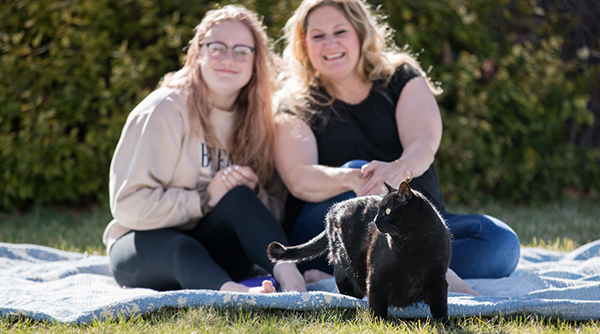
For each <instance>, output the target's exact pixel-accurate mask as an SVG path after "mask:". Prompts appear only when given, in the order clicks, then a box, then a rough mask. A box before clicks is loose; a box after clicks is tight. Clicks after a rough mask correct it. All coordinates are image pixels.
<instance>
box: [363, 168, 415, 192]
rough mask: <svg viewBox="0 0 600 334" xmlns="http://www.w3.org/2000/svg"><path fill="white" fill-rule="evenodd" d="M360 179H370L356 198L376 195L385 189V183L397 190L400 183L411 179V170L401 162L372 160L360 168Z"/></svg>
mask: <svg viewBox="0 0 600 334" xmlns="http://www.w3.org/2000/svg"><path fill="white" fill-rule="evenodd" d="M361 173H362V176H361V177H362V178H366V177H371V179H370V180H369V181H367V182H366V183H365V185H364V186H363V187H362V188H361V189H360V190H359V191H358V192H357V193H356V196H365V195H378V194H381V193H382V191H383V190H382V189H385V188H384V186H383V183H384V182H386V183H387V184H389V185H390V186H392V187H394V188H398V186H400V184H401V183H402V181H409V180H411V179H412V177H413V175H412V170H411V168H410V166H409V165H408V164H406V163H405V162H404V161H402V160H397V161H394V162H383V161H377V160H373V161H371V162H369V163H368V164H365V165H364V166H362V168H361Z"/></svg>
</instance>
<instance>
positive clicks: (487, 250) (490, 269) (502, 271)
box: [289, 160, 521, 279]
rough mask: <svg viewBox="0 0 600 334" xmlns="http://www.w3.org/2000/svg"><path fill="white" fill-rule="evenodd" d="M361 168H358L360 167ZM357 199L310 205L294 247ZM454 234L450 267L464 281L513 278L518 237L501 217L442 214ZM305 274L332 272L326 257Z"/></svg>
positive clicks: (294, 233) (295, 232)
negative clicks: (334, 209) (333, 210)
mask: <svg viewBox="0 0 600 334" xmlns="http://www.w3.org/2000/svg"><path fill="white" fill-rule="evenodd" d="M364 163H366V161H360V160H354V161H351V162H349V163H346V164H345V165H343V166H342V167H350V168H358V167H360V166H362V164H364ZM357 166H358V167H357ZM353 197H356V194H355V193H354V192H353V191H349V192H346V193H343V194H341V195H338V196H336V197H333V198H330V199H329V200H326V201H324V202H320V203H306V205H305V206H304V209H303V210H302V212H301V213H300V215H299V217H298V220H297V221H296V225H295V226H294V229H293V230H292V233H291V234H290V238H289V241H290V245H297V244H301V243H304V242H306V241H308V240H310V239H312V238H313V237H315V236H317V235H318V234H319V233H321V232H322V231H323V229H324V219H325V215H326V214H327V212H328V211H329V208H330V207H331V206H332V205H333V204H334V203H337V202H341V201H343V200H346V199H349V198H353ZM441 215H442V217H443V218H444V219H445V220H446V224H447V226H448V228H449V229H450V233H451V234H452V257H451V260H450V268H451V269H452V270H454V272H456V274H457V275H458V276H460V277H461V278H463V279H466V278H500V277H506V276H508V275H510V274H511V273H512V272H513V271H514V270H515V268H516V267H517V263H518V262H519V256H520V252H521V250H520V242H519V238H518V236H517V234H516V233H515V232H514V231H513V230H512V229H511V228H510V226H508V225H506V224H505V223H504V222H502V221H500V220H499V219H497V218H494V217H491V216H488V215H479V214H472V215H462V214H453V213H448V212H441ZM298 268H299V269H300V270H301V271H305V270H308V269H319V270H322V271H325V272H328V273H332V271H333V268H332V267H331V266H330V265H329V264H328V263H327V259H326V256H321V257H319V258H317V259H314V260H312V261H309V262H304V263H300V264H298Z"/></svg>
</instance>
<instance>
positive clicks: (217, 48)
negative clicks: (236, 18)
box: [206, 43, 227, 59]
mask: <svg viewBox="0 0 600 334" xmlns="http://www.w3.org/2000/svg"><path fill="white" fill-rule="evenodd" d="M206 47H207V48H208V53H209V54H210V56H211V57H213V58H216V59H221V58H223V56H225V53H226V52H227V47H226V46H225V45H224V44H221V43H210V44H207V45H206Z"/></svg>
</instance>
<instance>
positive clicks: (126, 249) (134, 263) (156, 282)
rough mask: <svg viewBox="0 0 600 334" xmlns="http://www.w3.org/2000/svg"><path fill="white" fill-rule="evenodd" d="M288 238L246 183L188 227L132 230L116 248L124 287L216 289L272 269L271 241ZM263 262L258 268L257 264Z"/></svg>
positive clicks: (114, 260)
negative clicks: (192, 226)
mask: <svg viewBox="0 0 600 334" xmlns="http://www.w3.org/2000/svg"><path fill="white" fill-rule="evenodd" d="M272 241H278V242H281V243H283V244H285V245H287V244H288V240H287V238H286V236H285V234H284V232H283V229H282V227H281V225H280V224H279V222H277V220H276V219H275V218H274V217H273V215H272V214H271V213H270V212H269V210H268V209H267V208H266V207H265V206H264V205H263V204H262V202H261V201H260V200H259V199H258V198H257V197H256V195H255V194H254V193H253V192H252V190H250V189H249V188H248V187H246V186H238V187H235V188H233V189H232V190H230V191H229V192H228V193H227V194H226V195H225V196H223V198H222V199H221V200H220V201H219V203H218V204H217V206H215V207H214V208H213V210H212V211H211V212H210V213H209V214H208V215H206V216H205V217H204V218H202V219H201V220H200V222H199V223H198V225H197V226H196V227H195V228H194V229H192V230H189V231H183V230H178V229H174V228H165V229H159V230H151V231H132V232H129V233H128V234H126V235H124V236H122V237H121V238H119V239H118V240H117V241H116V242H115V243H114V244H113V246H112V247H111V249H110V253H109V258H110V264H111V268H112V271H113V275H114V276H115V279H116V280H117V282H118V283H119V284H120V285H123V286H129V287H144V288H151V289H155V290H163V291H164V290H177V289H213V290H219V288H220V287H221V286H222V285H223V283H225V282H227V281H236V282H239V281H241V280H244V279H247V278H250V277H253V276H256V275H260V274H261V273H262V274H267V273H272V271H273V264H272V263H271V262H270V261H269V258H268V257H267V245H268V244H269V243H270V242H272ZM257 266H258V267H257Z"/></svg>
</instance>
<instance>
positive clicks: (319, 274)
mask: <svg viewBox="0 0 600 334" xmlns="http://www.w3.org/2000/svg"><path fill="white" fill-rule="evenodd" d="M303 276H304V281H305V282H306V284H310V283H314V282H318V281H321V280H324V279H328V278H332V277H333V275H329V274H328V273H326V272H324V271H320V270H319V269H309V270H307V271H305V272H304V275H303Z"/></svg>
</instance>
